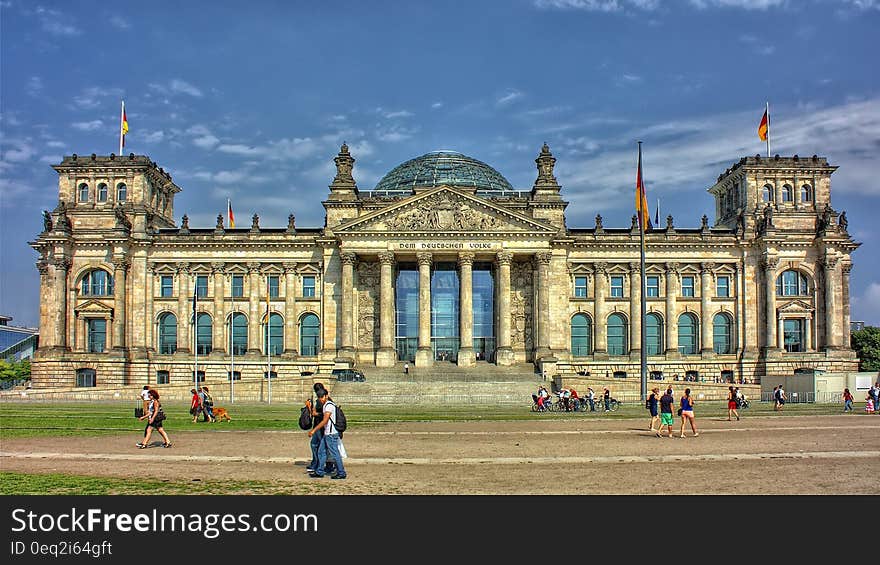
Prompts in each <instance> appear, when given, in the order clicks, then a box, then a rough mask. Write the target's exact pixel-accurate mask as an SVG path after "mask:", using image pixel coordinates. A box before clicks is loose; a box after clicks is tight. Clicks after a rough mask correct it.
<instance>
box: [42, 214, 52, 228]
mask: <svg viewBox="0 0 880 565" xmlns="http://www.w3.org/2000/svg"><path fill="white" fill-rule="evenodd" d="M43 231H44V232H47V231H52V216H51V215H49V211H48V210H43Z"/></svg>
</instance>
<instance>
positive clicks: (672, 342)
mask: <svg viewBox="0 0 880 565" xmlns="http://www.w3.org/2000/svg"><path fill="white" fill-rule="evenodd" d="M677 297H678V263H666V357H667V358H677V357H678V318H677V317H676V313H675V301H676V298H677Z"/></svg>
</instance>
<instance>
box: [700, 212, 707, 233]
mask: <svg viewBox="0 0 880 565" xmlns="http://www.w3.org/2000/svg"><path fill="white" fill-rule="evenodd" d="M700 227H701V229H702V230H703V231H705V230H707V229H709V217H708V216H707V215H706V214H703V220H702V224H701V226H700Z"/></svg>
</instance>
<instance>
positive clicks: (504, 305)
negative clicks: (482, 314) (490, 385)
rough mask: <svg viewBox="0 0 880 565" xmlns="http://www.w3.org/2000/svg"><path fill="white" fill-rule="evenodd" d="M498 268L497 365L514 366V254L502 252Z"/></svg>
mask: <svg viewBox="0 0 880 565" xmlns="http://www.w3.org/2000/svg"><path fill="white" fill-rule="evenodd" d="M495 258H496V261H497V266H498V302H497V306H498V331H497V332H496V334H495V335H496V339H497V340H498V349H496V350H495V364H497V365H503V366H508V365H513V363H514V357H513V348H512V347H511V346H510V344H511V335H510V332H511V323H510V322H511V318H510V315H511V314H510V264H511V262H512V261H513V253H510V252H508V251H501V252H499V253H498V254H497V255H496V256H495Z"/></svg>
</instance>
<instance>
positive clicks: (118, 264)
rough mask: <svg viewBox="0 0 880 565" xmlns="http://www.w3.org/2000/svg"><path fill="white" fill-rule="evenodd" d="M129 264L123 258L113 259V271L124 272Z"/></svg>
mask: <svg viewBox="0 0 880 565" xmlns="http://www.w3.org/2000/svg"><path fill="white" fill-rule="evenodd" d="M128 266H129V263H128V261H126V260H125V258H124V257H117V258H115V259H113V269H114V270H116V271H125V270H126V269H128Z"/></svg>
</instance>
